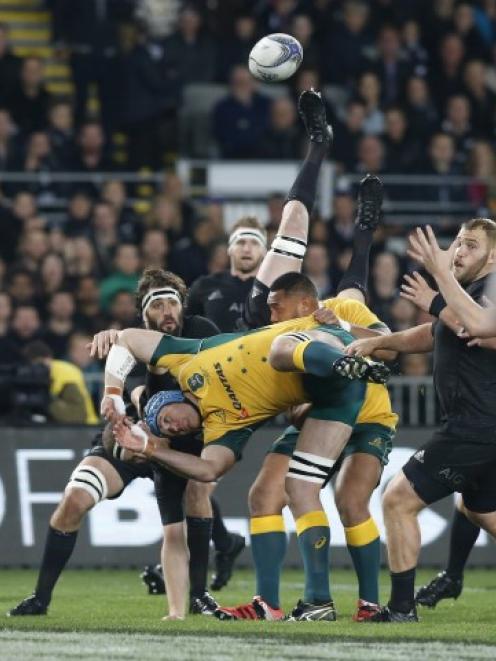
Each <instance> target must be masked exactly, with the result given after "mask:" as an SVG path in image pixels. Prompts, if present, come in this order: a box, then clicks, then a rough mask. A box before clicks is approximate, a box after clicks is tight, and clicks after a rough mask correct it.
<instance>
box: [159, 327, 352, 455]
mask: <svg viewBox="0 0 496 661" xmlns="http://www.w3.org/2000/svg"><path fill="white" fill-rule="evenodd" d="M317 327H319V323H318V322H316V321H315V319H314V318H313V317H302V318H300V319H292V320H291V321H285V322H282V323H280V324H274V325H273V326H266V327H264V328H260V329H257V330H254V331H247V332H246V333H226V334H222V335H216V336H214V337H211V338H207V339H205V340H188V339H183V338H176V337H172V336H170V335H166V336H164V337H163V339H162V340H161V341H160V343H159V345H158V347H157V349H156V350H155V353H154V355H153V357H152V360H151V363H152V364H153V365H157V366H159V367H163V368H165V369H167V370H168V371H169V372H170V373H171V374H172V376H173V377H174V378H175V379H177V381H178V382H179V386H180V388H181V390H182V391H183V392H190V393H192V394H193V395H194V396H195V397H197V398H198V406H199V408H200V411H201V414H202V418H203V432H204V440H205V443H209V442H210V441H214V440H216V439H218V438H220V437H221V436H223V435H224V434H226V433H227V432H228V431H232V430H235V429H239V428H241V427H247V426H250V425H255V424H257V423H260V422H262V421H263V420H267V419H268V418H271V417H272V416H274V415H277V414H279V413H282V412H284V411H286V410H287V409H288V408H289V407H291V406H294V405H296V404H302V403H304V402H307V401H309V397H308V395H307V394H306V393H305V389H304V376H305V375H304V374H302V373H301V372H278V371H277V370H275V369H274V368H273V367H271V365H270V364H269V362H268V355H269V351H270V347H271V345H272V342H273V340H274V339H275V338H276V337H277V336H278V335H281V334H283V333H287V332H290V331H298V330H300V331H301V330H310V329H313V328H317ZM332 334H334V335H336V336H337V337H341V339H342V341H343V343H345V344H348V343H349V342H350V341H351V339H352V338H351V336H350V335H349V334H348V333H346V332H345V331H343V330H341V329H339V328H338V327H335V329H333V331H332Z"/></svg>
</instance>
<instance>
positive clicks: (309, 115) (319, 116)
mask: <svg viewBox="0 0 496 661" xmlns="http://www.w3.org/2000/svg"><path fill="white" fill-rule="evenodd" d="M298 113H299V115H300V117H301V119H302V120H303V124H304V125H305V129H306V132H307V135H308V137H309V139H310V142H317V143H319V144H326V143H327V145H328V146H330V145H331V144H332V140H333V133H332V127H331V126H330V125H329V124H328V123H327V117H326V111H325V106H324V102H323V101H322V96H321V94H320V92H316V91H315V90H313V89H311V90H305V91H304V92H302V93H301V94H300V98H299V99H298Z"/></svg>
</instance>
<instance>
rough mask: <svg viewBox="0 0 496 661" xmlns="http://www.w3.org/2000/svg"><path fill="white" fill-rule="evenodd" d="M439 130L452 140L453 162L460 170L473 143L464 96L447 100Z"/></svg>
mask: <svg viewBox="0 0 496 661" xmlns="http://www.w3.org/2000/svg"><path fill="white" fill-rule="evenodd" d="M441 129H442V131H443V133H446V134H447V135H450V136H451V137H452V138H453V142H454V144H455V160H456V162H457V164H458V166H459V167H460V170H461V169H462V166H463V163H464V162H465V160H466V157H467V153H468V151H469V150H470V148H471V146H472V144H473V141H474V137H473V131H472V125H471V122H470V103H469V101H468V99H467V97H466V96H463V95H462V94H458V95H456V96H451V97H450V98H449V99H448V104H447V107H446V117H445V119H444V121H443V123H442V124H441Z"/></svg>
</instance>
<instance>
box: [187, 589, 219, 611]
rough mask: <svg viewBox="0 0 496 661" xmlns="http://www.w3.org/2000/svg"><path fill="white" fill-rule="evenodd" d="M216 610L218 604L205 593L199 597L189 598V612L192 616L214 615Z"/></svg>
mask: <svg viewBox="0 0 496 661" xmlns="http://www.w3.org/2000/svg"><path fill="white" fill-rule="evenodd" d="M218 609H219V604H218V603H217V602H216V601H215V599H214V598H213V597H212V595H211V594H210V593H209V592H207V591H205V592H204V593H203V594H202V596H201V597H191V601H190V605H189V612H190V613H191V614H192V615H214V614H215V611H216V610H218Z"/></svg>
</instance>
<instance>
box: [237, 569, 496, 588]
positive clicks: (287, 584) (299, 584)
mask: <svg viewBox="0 0 496 661" xmlns="http://www.w3.org/2000/svg"><path fill="white" fill-rule="evenodd" d="M435 571H436V570H433V574H432V577H433V578H434V576H435V573H434V572H435ZM422 585H425V584H424V583H422V584H420V585H417V586H415V589H416V590H418V588H420V587H422ZM281 586H282V589H283V590H284V589H285V588H286V589H288V590H301V589H302V588H304V587H305V583H304V582H303V581H285V580H284V579H283V580H282V581H281ZM357 586H358V583H333V582H332V573H331V588H332V589H333V590H341V591H342V592H356V590H357ZM238 587H242V588H245V587H247V588H250V587H251V588H252V589H254V588H255V579H253V581H245V580H242V579H236V588H238ZM495 590H496V585H491V586H488V587H486V588H472V587H470V586H469V585H464V586H463V591H464V592H494V591H495Z"/></svg>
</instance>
